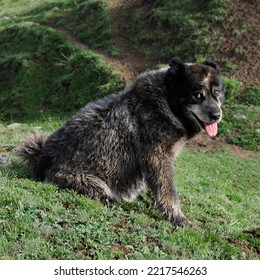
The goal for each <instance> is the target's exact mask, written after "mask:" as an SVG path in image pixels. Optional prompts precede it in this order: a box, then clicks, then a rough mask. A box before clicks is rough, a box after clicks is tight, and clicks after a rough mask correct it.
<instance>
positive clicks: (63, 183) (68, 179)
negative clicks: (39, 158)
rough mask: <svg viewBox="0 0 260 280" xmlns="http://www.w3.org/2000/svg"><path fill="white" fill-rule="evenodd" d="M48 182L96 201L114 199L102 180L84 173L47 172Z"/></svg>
mask: <svg viewBox="0 0 260 280" xmlns="http://www.w3.org/2000/svg"><path fill="white" fill-rule="evenodd" d="M46 181H50V182H52V183H54V184H56V185H57V186H59V187H60V188H73V189H75V190H76V191H77V192H78V193H81V194H84V195H86V196H89V197H91V198H94V199H103V198H113V193H112V191H111V190H110V188H109V187H108V185H107V184H106V183H105V182H104V181H103V180H101V179H100V178H98V177H96V176H94V175H92V174H88V173H84V172H73V173H72V172H68V171H57V172H53V171H52V172H47V174H46Z"/></svg>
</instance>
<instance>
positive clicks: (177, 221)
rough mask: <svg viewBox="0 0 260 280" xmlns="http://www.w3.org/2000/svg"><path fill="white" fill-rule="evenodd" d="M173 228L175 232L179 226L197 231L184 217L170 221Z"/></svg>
mask: <svg viewBox="0 0 260 280" xmlns="http://www.w3.org/2000/svg"><path fill="white" fill-rule="evenodd" d="M172 224H173V228H174V230H176V229H177V228H178V227H180V226H188V227H190V228H192V229H193V230H198V227H197V226H196V225H194V224H193V223H192V222H190V221H189V220H188V219H187V218H186V217H185V216H184V215H183V216H182V215H181V216H178V217H175V218H174V219H173V221H172Z"/></svg>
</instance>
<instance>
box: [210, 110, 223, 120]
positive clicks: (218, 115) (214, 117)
mask: <svg viewBox="0 0 260 280" xmlns="http://www.w3.org/2000/svg"><path fill="white" fill-rule="evenodd" d="M220 117H221V114H220V113H219V112H216V113H214V112H213V113H210V118H211V119H212V120H214V121H217V120H219V119H220Z"/></svg>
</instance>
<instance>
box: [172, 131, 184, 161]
mask: <svg viewBox="0 0 260 280" xmlns="http://www.w3.org/2000/svg"><path fill="white" fill-rule="evenodd" d="M186 143H187V137H185V136H183V137H181V138H180V139H179V140H178V141H176V142H175V143H174V144H173V146H172V149H171V152H172V154H173V156H174V158H176V157H177V156H178V155H179V154H180V152H181V150H182V148H183V147H184V146H185V144H186Z"/></svg>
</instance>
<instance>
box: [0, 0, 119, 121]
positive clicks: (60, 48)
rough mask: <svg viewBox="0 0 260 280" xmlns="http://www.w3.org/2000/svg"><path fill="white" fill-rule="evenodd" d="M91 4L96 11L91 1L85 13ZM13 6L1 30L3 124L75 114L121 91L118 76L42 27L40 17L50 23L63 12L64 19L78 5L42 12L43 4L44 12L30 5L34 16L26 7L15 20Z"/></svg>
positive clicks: (54, 6) (90, 54)
mask: <svg viewBox="0 0 260 280" xmlns="http://www.w3.org/2000/svg"><path fill="white" fill-rule="evenodd" d="M89 2H91V3H92V5H93V1H87V2H85V3H83V4H81V5H80V7H81V8H84V7H86V8H89ZM10 3H12V2H9V1H6V4H5V3H4V4H3V5H6V6H4V8H6V10H7V12H6V14H5V15H6V16H5V17H2V21H4V23H3V26H4V27H3V28H2V29H1V30H0V74H1V78H0V88H1V94H0V103H1V104H2V105H3V106H1V108H0V118H1V119H3V120H6V121H12V120H18V119H19V120H21V118H22V119H26V118H27V119H29V118H30V119H34V118H37V117H39V116H41V115H42V113H41V112H42V111H44V114H55V113H58V114H61V112H62V113H70V114H71V113H72V112H75V111H76V110H78V109H79V108H81V107H82V106H84V105H85V104H86V103H87V102H89V101H91V100H93V99H97V98H98V97H101V96H103V95H105V94H108V93H109V92H114V91H115V90H117V89H119V87H120V86H121V84H120V79H119V75H118V74H116V73H115V72H114V71H112V70H111V68H110V67H108V66H107V65H106V64H105V63H103V62H102V61H101V60H100V59H99V57H98V56H97V55H95V54H94V53H93V52H91V51H88V50H78V49H76V48H74V47H73V46H71V45H70V44H69V43H68V42H67V40H66V38H65V37H64V36H62V35H61V34H59V33H58V32H57V31H55V30H53V29H51V28H48V27H46V26H43V25H40V24H39V23H38V22H39V21H40V20H39V18H40V17H39V14H40V15H42V17H41V21H42V22H44V23H45V22H46V21H47V20H48V19H49V20H50V18H52V17H53V14H54V13H55V14H57V13H58V11H59V14H60V15H61V16H62V15H63V14H66V13H69V12H68V10H69V11H70V13H71V9H72V7H73V3H74V1H70V2H69V1H67V2H66V3H63V4H62V3H61V1H60V2H59V3H56V2H53V1H48V3H47V4H45V5H43V6H42V5H40V1H38V2H37V3H38V5H39V6H35V2H32V3H31V2H30V5H33V6H30V5H29V7H30V8H31V10H29V11H28V8H27V9H26V7H27V6H25V8H24V9H23V10H21V11H20V12H17V16H13V15H12V17H11V14H12V13H11V12H13V10H12V9H11V7H12V6H9V5H10ZM20 3H22V1H21V2H20ZM95 3H96V2H95ZM58 4H59V5H58ZM65 4H66V5H65ZM17 5H18V4H17ZM84 5H85V6H84ZM63 6H64V7H63ZM74 6H75V7H76V8H75V7H74V8H75V11H78V9H79V8H78V6H76V5H75V3H74ZM58 7H59V8H58ZM62 7H63V10H62V9H61V8H62ZM66 7H67V8H66ZM100 7H101V6H100ZM69 8H70V9H69ZM101 8H102V7H101ZM101 8H100V9H101ZM100 9H99V10H100ZM72 10H73V9H72ZM18 11H19V10H18ZM9 13H10V15H9ZM42 22H40V23H42ZM71 22H73V19H71ZM100 22H103V24H105V23H106V18H104V21H102V17H101V18H100ZM82 26H84V24H83V25H82ZM94 31H95V32H97V30H96V29H95V30H94ZM94 31H93V32H94ZM92 37H93V36H92ZM104 41H105V39H104ZM92 43H93V44H94V43H95V42H92ZM97 43H98V42H96V44H97Z"/></svg>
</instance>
